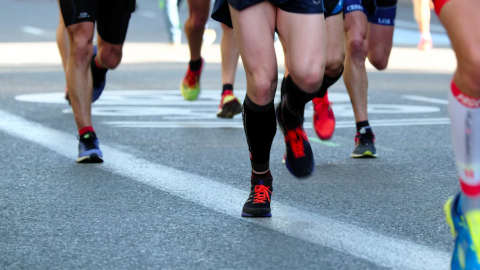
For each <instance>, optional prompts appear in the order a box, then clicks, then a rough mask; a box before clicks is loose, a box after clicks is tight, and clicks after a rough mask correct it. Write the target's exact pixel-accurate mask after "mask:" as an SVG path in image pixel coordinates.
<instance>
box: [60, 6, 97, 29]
mask: <svg viewBox="0 0 480 270" xmlns="http://www.w3.org/2000/svg"><path fill="white" fill-rule="evenodd" d="M58 3H59V4H60V11H61V12H62V17H63V21H64V22H65V27H69V26H70V25H74V24H79V23H83V22H91V23H95V21H96V20H97V14H98V8H97V1H96V0H59V2H58Z"/></svg>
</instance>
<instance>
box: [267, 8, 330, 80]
mask: <svg viewBox="0 0 480 270" xmlns="http://www.w3.org/2000/svg"><path fill="white" fill-rule="evenodd" d="M292 2H300V1H292ZM310 11H312V10H311V9H310ZM276 25H277V31H278V35H279V37H280V40H281V42H282V45H283V47H284V50H285V58H286V61H287V66H288V68H289V72H290V74H291V75H292V76H293V77H295V74H298V73H301V74H304V73H308V72H307V71H308V70H314V69H324V68H325V60H326V59H325V56H326V48H327V38H326V30H325V17H324V14H323V5H322V9H321V10H317V13H309V14H306V13H300V12H299V13H297V12H295V13H294V12H291V11H287V10H286V8H284V7H282V8H279V9H277V24H276ZM322 73H323V70H322Z"/></svg>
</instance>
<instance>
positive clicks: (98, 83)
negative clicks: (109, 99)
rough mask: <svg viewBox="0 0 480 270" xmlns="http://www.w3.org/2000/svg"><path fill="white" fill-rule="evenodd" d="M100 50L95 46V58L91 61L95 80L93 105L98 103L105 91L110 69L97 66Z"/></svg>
mask: <svg viewBox="0 0 480 270" xmlns="http://www.w3.org/2000/svg"><path fill="white" fill-rule="evenodd" d="M97 52H98V48H97V45H95V46H93V57H92V61H91V70H92V80H93V92H92V103H94V102H95V101H97V99H99V98H100V96H101V95H102V93H103V90H104V89H105V84H106V83H107V78H106V74H107V71H108V69H99V68H97V66H96V65H97V64H95V56H96V55H97Z"/></svg>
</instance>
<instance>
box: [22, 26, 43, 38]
mask: <svg viewBox="0 0 480 270" xmlns="http://www.w3.org/2000/svg"><path fill="white" fill-rule="evenodd" d="M22 31H23V32H25V33H29V34H32V35H37V36H41V35H44V34H45V31H44V30H43V29H40V28H36V27H31V26H23V27H22Z"/></svg>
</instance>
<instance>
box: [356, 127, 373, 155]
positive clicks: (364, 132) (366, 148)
mask: <svg viewBox="0 0 480 270" xmlns="http://www.w3.org/2000/svg"><path fill="white" fill-rule="evenodd" d="M374 143H375V134H373V132H372V130H371V129H370V128H362V129H360V132H358V133H357V135H356V136H355V150H353V153H352V155H351V157H352V158H376V157H377V149H375V145H374Z"/></svg>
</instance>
